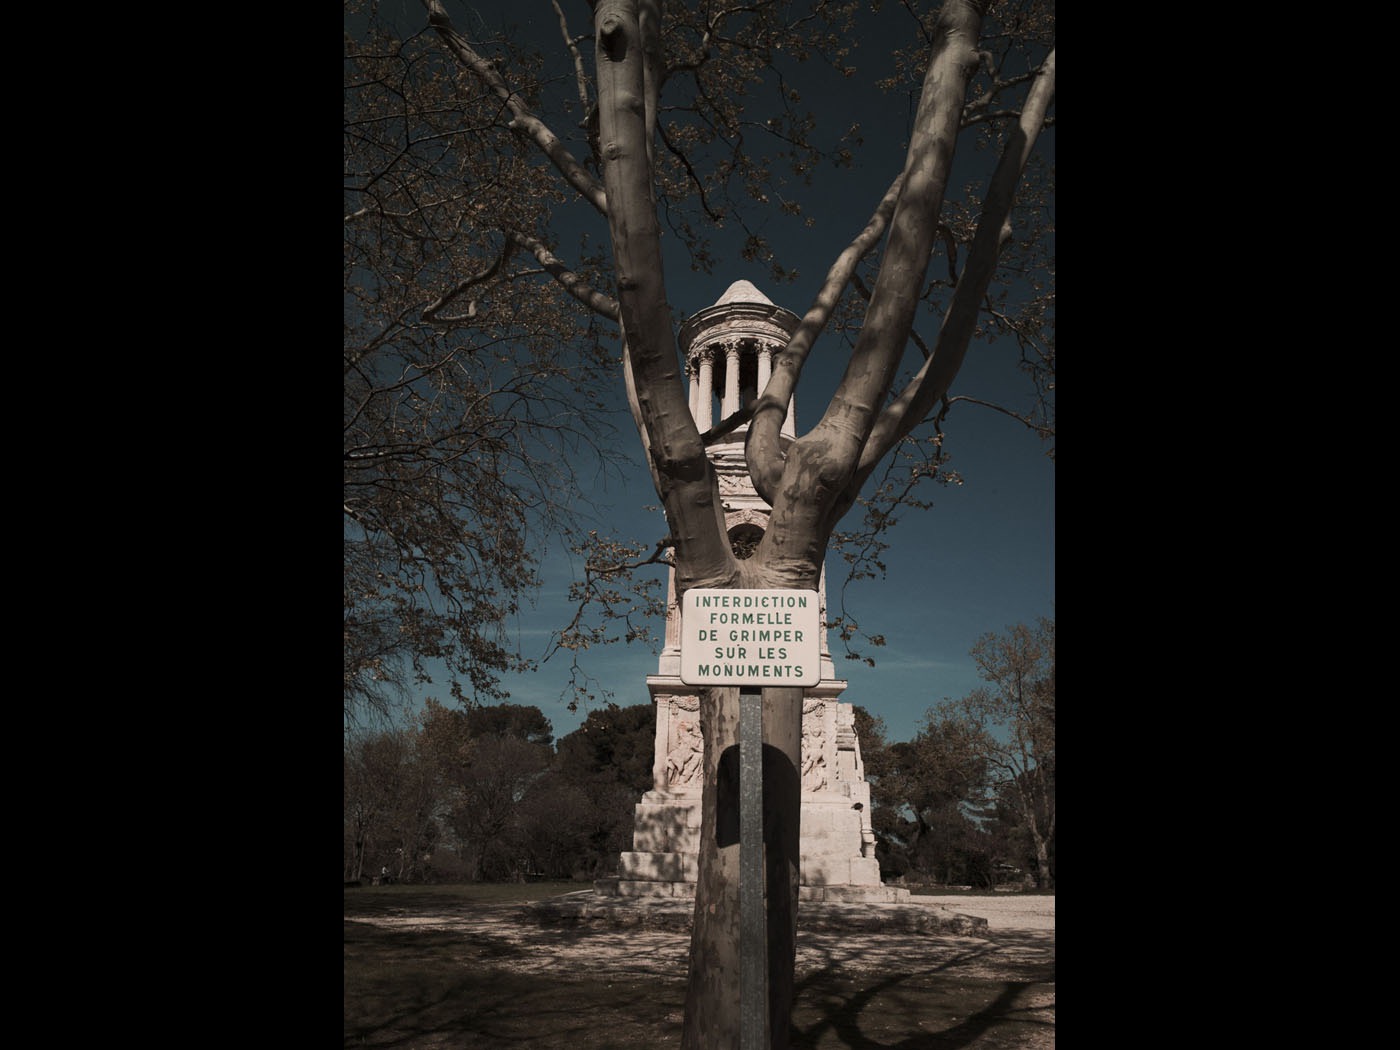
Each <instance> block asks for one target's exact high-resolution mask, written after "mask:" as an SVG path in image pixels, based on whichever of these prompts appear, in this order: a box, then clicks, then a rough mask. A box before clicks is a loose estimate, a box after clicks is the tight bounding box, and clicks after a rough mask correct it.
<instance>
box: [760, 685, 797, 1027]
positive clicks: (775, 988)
mask: <svg viewBox="0 0 1400 1050" xmlns="http://www.w3.org/2000/svg"><path fill="white" fill-rule="evenodd" d="M763 845H764V882H765V883H766V896H767V901H768V916H767V920H768V923H767V929H768V1030H769V1040H770V1042H769V1046H770V1047H772V1048H773V1050H786V1047H787V1045H788V1040H789V1038H790V1027H791V1023H792V1004H793V998H794V988H793V975H794V970H795V968H796V965H797V907H798V892H799V887H800V885H801V880H802V690H801V689H797V688H774V687H769V688H767V689H764V690H763Z"/></svg>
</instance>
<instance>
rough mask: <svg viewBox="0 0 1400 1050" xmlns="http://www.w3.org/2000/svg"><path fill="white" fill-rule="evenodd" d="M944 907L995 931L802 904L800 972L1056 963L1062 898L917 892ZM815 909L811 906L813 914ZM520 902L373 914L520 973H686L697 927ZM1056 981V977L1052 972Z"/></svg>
mask: <svg viewBox="0 0 1400 1050" xmlns="http://www.w3.org/2000/svg"><path fill="white" fill-rule="evenodd" d="M914 900H915V901H916V902H918V903H919V904H920V905H922V906H924V907H928V908H932V909H936V910H938V911H940V912H944V913H947V914H949V915H950V916H956V915H970V916H974V917H977V918H981V919H985V920H986V922H987V925H986V928H985V930H983V929H978V930H977V931H976V933H975V934H967V933H959V934H953V933H921V932H911V931H908V930H890V931H859V932H852V931H843V930H840V929H827V928H822V927H821V926H820V925H819V924H818V923H817V922H815V921H813V922H810V923H809V925H808V926H807V927H806V928H804V926H803V923H802V909H803V908H804V907H805V908H809V909H812V910H815V906H814V905H812V904H802V905H799V907H798V932H797V967H796V968H797V972H798V973H799V974H804V973H810V972H816V971H831V970H836V971H843V972H848V973H852V974H856V973H870V972H891V971H901V972H915V971H922V970H926V969H930V968H934V967H945V968H946V967H954V966H955V967H958V968H960V969H963V970H965V971H966V972H968V973H969V974H970V975H976V976H979V977H989V978H1005V979H1018V978H1029V977H1030V975H1031V974H1035V973H1038V974H1040V975H1041V976H1038V977H1035V978H1034V979H1037V980H1044V979H1045V977H1044V976H1043V975H1044V974H1045V973H1046V972H1047V971H1048V972H1050V973H1053V969H1054V962H1055V898H1054V897H1031V896H1009V895H1008V896H995V897H990V896H989V897H915V898H914ZM809 914H810V913H809ZM527 915H528V913H527V912H525V911H522V909H521V908H520V907H519V906H515V905H488V906H483V907H480V908H473V909H471V910H470V911H467V912H460V911H459V912H453V913H443V914H422V913H417V914H412V915H379V916H364V917H361V918H359V921H366V922H371V923H374V924H375V925H380V926H392V927H398V928H401V929H417V930H424V931H434V930H444V931H446V930H450V931H456V932H458V933H461V934H463V935H466V936H470V937H473V938H478V939H483V940H485V941H489V942H492V943H495V944H497V945H500V946H501V947H502V948H503V949H506V950H504V951H502V953H501V955H502V958H503V960H509V961H508V962H507V963H505V965H508V966H509V968H510V969H512V970H515V971H517V972H525V973H531V972H538V973H545V972H551V971H557V970H558V969H559V967H561V966H571V967H579V966H583V967H586V968H587V969H588V970H589V971H590V972H592V973H594V974H596V975H601V974H614V975H617V976H619V977H622V976H627V977H642V976H647V975H655V974H658V973H661V974H669V975H674V974H676V973H684V972H685V969H686V967H687V966H688V964H689V961H688V960H689V949H690V933H689V931H688V930H686V929H683V928H674V927H670V928H666V927H662V928H646V927H637V926H631V927H607V926H602V927H592V928H577V927H575V928H567V927H560V926H557V925H552V924H550V923H541V922H538V921H529V919H528V918H527V917H526V916H527ZM1051 979H1052V980H1053V977H1052V978H1051Z"/></svg>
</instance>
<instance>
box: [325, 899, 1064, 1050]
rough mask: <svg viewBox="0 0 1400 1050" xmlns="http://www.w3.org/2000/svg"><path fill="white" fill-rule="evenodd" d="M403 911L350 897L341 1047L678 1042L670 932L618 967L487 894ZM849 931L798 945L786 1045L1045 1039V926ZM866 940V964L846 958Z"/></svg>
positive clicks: (927, 1045) (639, 1048)
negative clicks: (911, 941)
mask: <svg viewBox="0 0 1400 1050" xmlns="http://www.w3.org/2000/svg"><path fill="white" fill-rule="evenodd" d="M412 912H413V908H412V907H411V906H404V904H403V902H398V905H397V906H396V907H389V908H386V909H381V910H380V911H379V912H377V913H374V914H371V913H368V912H363V911H362V912H360V913H358V914H356V915H352V914H351V911H350V909H349V908H347V915H346V922H345V1016H344V1022H345V1046H346V1048H347V1050H349V1048H351V1047H354V1048H369V1050H375V1048H378V1050H389V1048H397V1050H448V1048H452V1050H487V1048H492V1050H494V1048H510V1047H522V1048H523V1047H530V1048H532V1050H653V1048H655V1050H663V1048H674V1047H679V1045H680V1035H681V1018H682V1009H683V1005H684V1001H685V980H684V978H685V973H684V965H683V960H684V947H685V944H684V942H685V940H686V937H685V935H684V934H683V933H672V934H669V935H668V936H669V938H670V939H662V938H663V935H660V934H657V933H655V932H652V933H649V934H646V935H645V936H643V935H641V934H636V935H633V936H634V938H635V940H634V941H633V943H634V944H635V945H636V950H635V952H634V953H633V957H632V958H631V959H630V960H628V965H627V966H626V967H625V968H620V967H618V966H617V965H616V964H615V963H614V962H613V961H611V957H608V958H606V959H603V961H600V958H602V957H600V956H599V955H598V954H597V951H596V949H597V941H598V939H599V938H601V937H603V936H604V934H603V933H602V931H597V930H593V929H588V928H564V929H559V928H554V929H547V930H542V929H540V928H538V927H531V925H530V924H529V923H528V922H526V921H524V920H522V919H521V918H520V913H519V911H518V910H517V909H509V908H500V907H492V906H480V907H477V906H461V907H457V908H454V909H452V910H451V911H450V913H448V914H436V915H433V916H429V917H426V918H423V917H419V916H414V915H413V914H412ZM415 923H416V924H415ZM619 936H623V937H624V938H625V937H626V935H625V934H620V933H619V932H618V931H614V932H613V933H612V935H611V937H612V942H613V943H614V944H615V942H616V940H617V939H618V937H619ZM860 936H863V937H868V938H870V939H871V943H870V952H869V953H861V952H858V951H857V952H852V950H851V948H852V945H851V944H850V943H849V940H848V939H847V940H846V942H845V943H840V942H835V941H833V942H832V944H831V946H830V947H829V948H828V947H823V946H822V945H821V944H818V945H815V946H809V948H808V949H807V950H808V955H807V956H806V963H805V965H803V966H801V967H799V973H798V981H797V988H796V1002H795V1006H794V1009H793V1030H792V1044H791V1045H792V1050H955V1048H962V1047H968V1048H977V1050H1013V1048H1019V1050H1052V1048H1053V1047H1054V1045H1055V1028H1054V1024H1055V1014H1054V1005H1055V1004H1054V996H1055V975H1054V959H1053V948H1051V950H1050V952H1049V954H1048V957H1047V955H1046V953H1045V952H1044V950H1043V949H1044V946H1045V938H1044V937H1043V936H1041V937H1037V936H1034V935H1026V936H1024V937H1021V936H1018V935H1017V934H1016V933H1015V931H1003V932H1002V933H1000V934H999V935H997V937H996V938H995V940H990V939H979V938H970V937H954V938H930V939H928V944H929V947H930V951H929V952H925V953H922V954H920V953H917V952H912V953H911V952H908V951H905V952H903V953H889V954H890V955H892V956H893V958H894V961H891V959H890V958H889V957H887V956H886V955H884V954H881V953H882V950H883V949H884V948H885V946H884V945H881V944H880V943H879V941H880V938H879V935H878V934H862V935H860ZM1050 938H1051V943H1052V944H1053V933H1051V934H1050ZM671 939H674V940H675V941H676V943H675V944H671ZM934 942H936V944H935V943H934ZM610 950H615V949H610ZM1020 950H1025V951H1026V953H1027V955H1026V958H1024V959H1021V960H1020V961H1018V959H1017V952H1018V951H1020ZM1037 950H1038V954H1037ZM863 954H864V957H865V958H868V959H878V965H873V964H872V966H870V967H860V966H853V965H852V958H853V957H856V958H859V957H862V955H863ZM678 959H679V960H681V965H679V966H678V965H677V960H678ZM900 959H902V960H903V963H902V964H901V962H900V961H899V960H900ZM648 966H650V967H651V969H650V971H648Z"/></svg>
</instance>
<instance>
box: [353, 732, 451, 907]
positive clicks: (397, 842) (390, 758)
mask: <svg viewBox="0 0 1400 1050" xmlns="http://www.w3.org/2000/svg"><path fill="white" fill-rule="evenodd" d="M417 745H418V740H417V736H416V734H415V733H413V732H411V731H405V730H401V729H393V730H384V731H378V732H360V733H356V734H352V735H351V736H350V737H349V738H347V740H346V743H345V799H344V802H345V846H346V862H345V877H346V879H361V878H364V877H366V876H368V877H371V878H372V877H375V876H378V875H380V874H381V873H387V874H389V875H391V876H392V877H394V878H395V879H397V880H399V881H421V880H423V879H424V878H425V875H426V871H427V867H428V865H429V863H430V858H431V855H432V851H433V849H434V848H435V846H436V844H437V841H438V837H439V834H440V830H441V829H440V826H439V823H438V819H437V818H438V816H439V812H440V796H439V794H438V784H437V781H436V778H435V777H434V776H433V771H432V769H431V767H430V766H429V765H427V764H426V763H425V762H424V761H423V760H422V757H421V755H420V753H419V750H418V746H417Z"/></svg>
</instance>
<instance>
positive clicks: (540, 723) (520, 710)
mask: <svg viewBox="0 0 1400 1050" xmlns="http://www.w3.org/2000/svg"><path fill="white" fill-rule="evenodd" d="M466 726H467V733H468V735H470V736H471V737H472V738H473V739H480V738H483V737H507V736H510V737H517V738H519V739H520V740H524V741H525V742H526V743H530V744H543V745H545V746H546V747H548V746H549V745H551V744H552V743H553V742H554V726H553V725H551V724H550V721H549V719H548V718H546V717H545V716H544V712H543V711H541V710H540V709H539V708H538V707H535V706H534V705H533V704H532V705H529V706H525V705H522V704H489V705H482V706H480V707H471V708H468V709H467V711H466Z"/></svg>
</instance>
